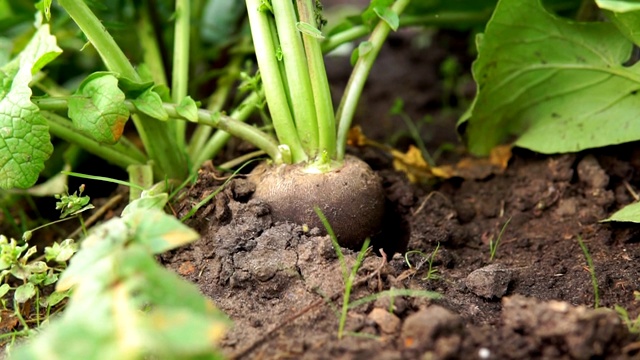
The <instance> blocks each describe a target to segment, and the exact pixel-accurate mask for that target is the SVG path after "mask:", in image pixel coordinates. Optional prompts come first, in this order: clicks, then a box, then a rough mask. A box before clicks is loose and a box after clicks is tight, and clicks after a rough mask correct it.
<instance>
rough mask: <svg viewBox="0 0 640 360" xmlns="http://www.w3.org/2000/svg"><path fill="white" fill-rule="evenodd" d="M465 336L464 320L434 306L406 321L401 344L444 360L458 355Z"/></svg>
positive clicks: (410, 316) (411, 316)
mask: <svg viewBox="0 0 640 360" xmlns="http://www.w3.org/2000/svg"><path fill="white" fill-rule="evenodd" d="M463 336H464V326H463V324H462V319H461V318H460V317H459V316H458V315H456V314H454V313H452V312H451V311H449V310H447V309H445V308H443V307H441V306H438V305H432V306H429V307H427V308H426V309H422V310H420V311H418V312H417V313H414V314H412V315H409V316H408V317H407V318H406V319H405V321H404V324H403V325H402V334H401V344H402V346H403V347H404V348H406V349H409V350H414V351H418V352H426V351H433V352H434V353H435V356H436V358H440V359H442V358H447V357H449V356H452V355H454V354H455V353H457V351H458V350H459V347H460V345H461V342H462V338H463Z"/></svg>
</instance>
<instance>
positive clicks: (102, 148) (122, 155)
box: [41, 111, 147, 169]
mask: <svg viewBox="0 0 640 360" xmlns="http://www.w3.org/2000/svg"><path fill="white" fill-rule="evenodd" d="M41 114H42V116H43V117H44V118H45V119H47V125H49V131H50V132H51V134H53V135H54V136H56V137H58V138H60V139H62V140H65V141H67V142H69V143H71V144H76V145H78V146H79V147H81V148H83V149H84V150H86V151H88V152H90V153H92V154H94V155H96V156H98V157H100V158H103V159H105V160H106V161H108V162H110V163H112V164H115V165H116V166H120V167H121V168H123V169H126V168H127V166H129V165H141V164H145V163H146V162H147V159H146V158H145V157H144V155H143V154H142V153H140V152H139V151H137V152H136V151H132V149H131V148H130V147H129V146H127V145H125V144H123V143H121V142H118V143H117V144H115V145H103V144H100V143H98V142H97V141H95V140H93V139H92V138H90V137H88V136H86V135H83V134H81V133H79V132H78V130H77V129H76V128H74V127H73V124H72V123H71V121H69V120H67V119H65V118H64V117H62V116H59V115H56V114H54V113H51V112H47V111H42V112H41Z"/></svg>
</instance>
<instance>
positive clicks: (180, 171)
mask: <svg viewBox="0 0 640 360" xmlns="http://www.w3.org/2000/svg"><path fill="white" fill-rule="evenodd" d="M58 3H59V4H60V5H61V6H62V7H63V8H64V9H65V10H66V11H67V13H68V14H69V16H71V18H72V19H73V20H74V21H75V23H76V24H77V25H78V26H79V27H80V29H81V30H82V32H83V33H84V34H85V36H86V37H87V38H88V39H89V41H90V42H91V44H93V47H94V48H95V49H96V51H98V53H99V54H100V57H101V58H102V60H103V61H104V63H105V65H106V67H107V68H108V69H109V70H110V71H113V72H115V73H118V74H119V75H120V76H121V77H125V78H128V79H131V80H133V81H141V79H140V76H139V75H138V73H137V72H136V71H135V69H134V68H133V66H132V65H131V63H130V62H129V60H128V59H127V57H126V56H125V55H124V53H123V52H122V50H121V49H120V48H119V47H118V44H116V42H115V41H114V40H113V38H112V37H111V35H110V34H109V33H108V32H107V29H105V28H104V26H103V25H102V23H101V22H100V20H99V19H98V18H97V17H96V16H95V14H94V13H93V12H92V11H91V9H89V7H88V6H87V4H86V3H85V2H84V1H83V0H58ZM132 118H133V122H134V124H135V126H136V129H137V130H138V135H140V138H141V139H142V143H143V144H144V147H145V149H146V150H147V153H148V154H149V157H150V158H151V159H152V160H153V161H154V163H155V164H157V165H158V167H159V168H160V171H159V172H155V171H154V172H155V173H156V174H162V175H163V176H168V177H169V178H176V179H183V178H185V177H186V176H187V161H186V157H185V153H184V151H183V149H182V148H179V147H178V144H177V142H176V137H175V131H173V132H172V131H170V130H171V127H170V125H169V123H168V122H158V121H156V120H154V119H152V118H150V117H148V116H146V115H134V116H133V117H132Z"/></svg>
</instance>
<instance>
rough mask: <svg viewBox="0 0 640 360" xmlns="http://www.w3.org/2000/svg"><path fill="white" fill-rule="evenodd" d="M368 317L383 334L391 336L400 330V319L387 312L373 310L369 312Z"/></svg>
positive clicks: (378, 309) (379, 309) (377, 309)
mask: <svg viewBox="0 0 640 360" xmlns="http://www.w3.org/2000/svg"><path fill="white" fill-rule="evenodd" d="M368 317H369V319H370V320H371V321H373V322H375V323H376V325H378V327H379V328H380V331H382V332H383V333H385V334H393V333H395V332H396V331H398V329H400V319H399V318H398V317H397V316H395V315H394V314H393V313H390V312H389V311H388V310H385V309H382V308H375V309H373V310H371V312H370V313H369V315H368Z"/></svg>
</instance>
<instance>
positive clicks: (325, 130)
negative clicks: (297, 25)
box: [297, 0, 336, 159]
mask: <svg viewBox="0 0 640 360" xmlns="http://www.w3.org/2000/svg"><path fill="white" fill-rule="evenodd" d="M297 4H298V14H299V17H300V21H301V22H303V23H307V24H311V25H313V26H316V23H315V22H316V20H315V14H314V4H313V3H312V1H311V0H298V1H297ZM302 40H303V42H304V50H305V55H306V58H307V64H308V66H309V78H310V79H311V87H312V89H313V101H314V105H315V110H316V119H317V124H318V132H319V147H318V150H319V152H320V154H326V155H327V157H328V158H329V159H333V158H334V157H335V154H336V120H335V117H334V114H333V102H332V101H331V91H330V88H329V80H328V79H327V71H326V70H325V67H324V57H323V56H322V48H321V47H320V42H319V41H318V39H317V38H315V37H313V36H311V35H309V34H305V33H303V34H302ZM320 154H319V155H320Z"/></svg>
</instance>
